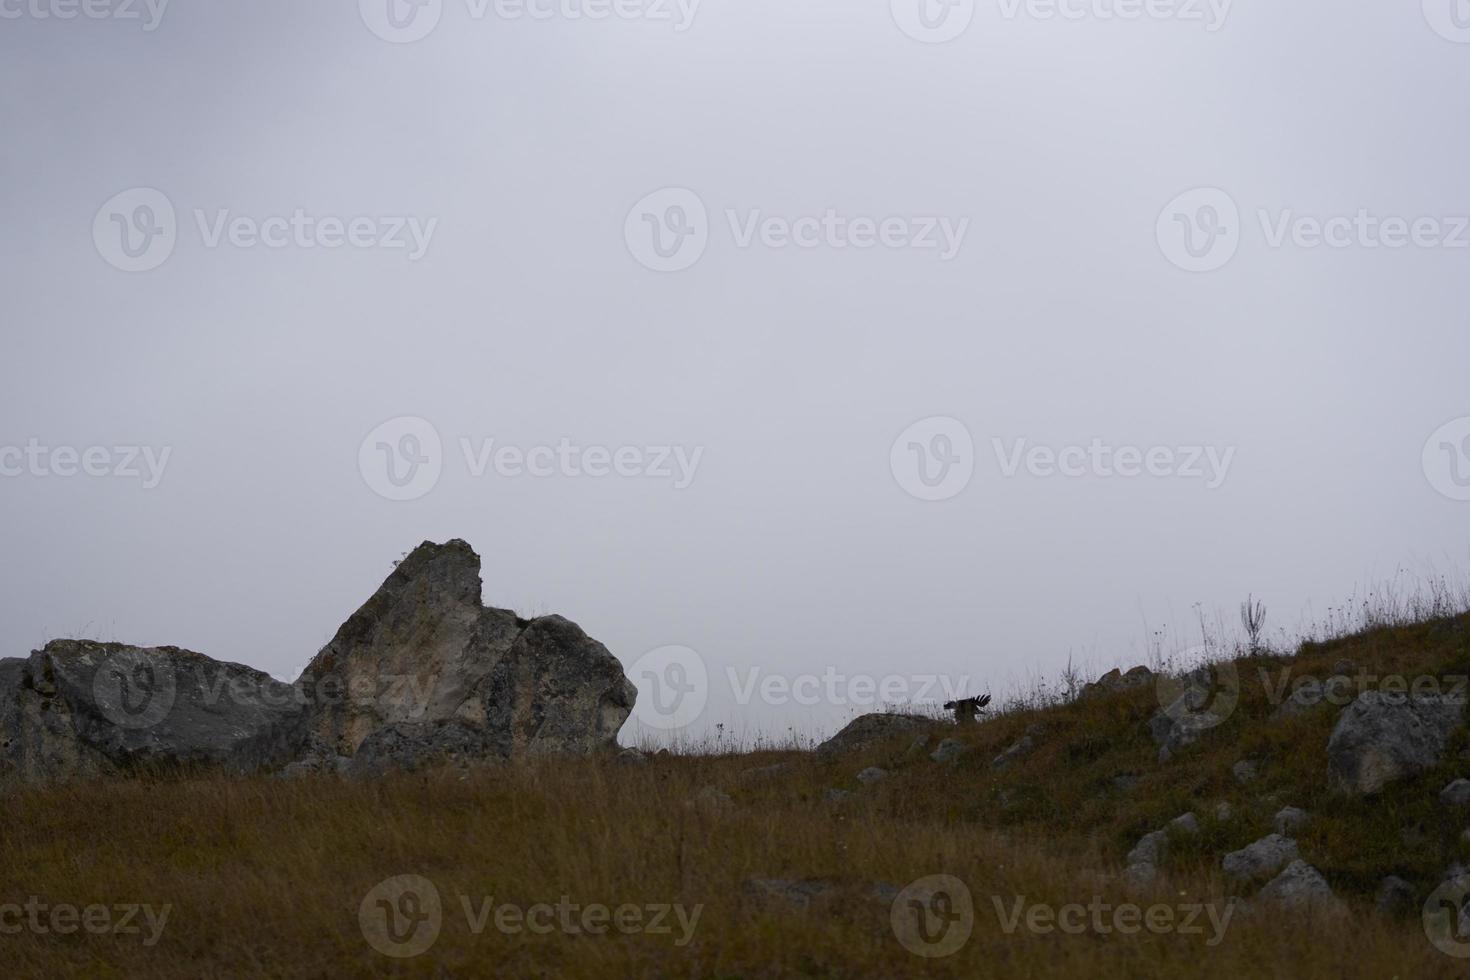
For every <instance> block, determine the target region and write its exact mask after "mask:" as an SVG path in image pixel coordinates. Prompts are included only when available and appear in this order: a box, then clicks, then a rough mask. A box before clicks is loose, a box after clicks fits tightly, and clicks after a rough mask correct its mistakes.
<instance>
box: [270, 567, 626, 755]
mask: <svg viewBox="0 0 1470 980" xmlns="http://www.w3.org/2000/svg"><path fill="white" fill-rule="evenodd" d="M297 683H298V687H300V688H301V689H302V690H303V691H304V692H306V694H307V696H308V699H309V700H310V701H311V711H310V727H311V732H312V734H313V735H314V736H315V737H316V738H318V739H319V740H320V741H321V742H322V743H324V744H325V745H327V746H329V747H330V748H331V750H332V751H333V752H335V753H336V754H338V755H340V756H344V757H346V758H349V759H350V758H352V757H353V756H355V755H356V754H357V753H358V751H359V749H360V748H361V747H362V746H363V745H364V743H365V742H366V741H367V740H368V739H369V738H370V737H372V736H375V735H377V740H376V741H375V742H374V743H373V745H372V746H371V750H372V752H373V765H374V766H387V765H389V764H390V760H391V759H392V758H394V757H395V756H401V758H402V761H403V762H404V763H405V764H407V765H410V766H412V765H418V764H422V762H423V761H424V760H425V758H426V754H427V755H434V754H442V753H444V752H450V751H451V750H452V751H453V752H459V751H464V752H471V751H479V752H480V753H481V754H483V755H485V756H489V757H491V758H499V759H509V758H512V757H523V756H534V755H543V754H561V753H571V754H586V753H590V752H593V751H596V750H600V749H604V748H610V747H611V746H612V745H613V744H614V740H615V739H616V737H617V733H618V729H620V728H622V726H623V722H625V721H626V720H627V718H628V715H629V713H630V712H631V711H632V709H633V702H634V699H635V698H636V696H637V692H636V690H635V689H634V687H633V685H632V683H630V682H629V681H628V679H627V678H626V677H625V676H624V675H623V669H622V665H621V664H619V663H618V661H617V659H616V658H615V657H613V655H612V654H611V653H609V652H608V650H607V648H606V647H604V646H603V645H602V644H601V643H598V642H597V641H596V640H593V639H591V638H590V637H588V636H587V634H586V633H584V632H582V630H581V629H580V628H579V627H578V626H577V625H576V624H575V623H572V622H570V621H569V620H566V619H563V618H562V617H560V616H545V617H542V618H539V619H533V620H525V619H521V618H519V617H518V616H516V614H515V613H513V612H510V611H508V610H504V609H494V608H490V607H486V606H484V605H483V604H482V603H481V601H480V557H479V555H477V554H475V552H474V550H473V549H471V548H470V546H469V545H468V544H466V543H465V542H463V541H458V540H456V541H450V542H448V543H447V544H443V545H436V544H431V543H428V542H425V543H424V544H422V545H420V546H419V547H418V548H417V549H415V550H414V552H413V553H412V554H410V555H409V556H408V557H407V558H405V559H404V560H403V561H402V562H401V563H399V565H398V567H397V568H396V569H394V571H393V574H391V575H390V576H388V579H387V580H386V581H385V582H384V583H383V585H382V587H381V588H379V589H378V591H377V592H376V593H375V594H374V595H373V597H372V598H371V599H369V600H368V601H367V602H366V603H365V604H364V605H363V606H362V608H361V609H359V610H358V611H357V612H356V613H354V614H353V615H352V617H351V618H350V619H348V620H347V622H346V623H344V624H343V625H342V628H341V629H340V630H338V631H337V635H336V636H335V637H334V638H333V639H332V641H331V642H330V643H328V644H327V645H326V646H325V647H324V648H323V649H322V651H321V652H320V653H318V654H317V656H316V658H315V659H313V660H312V662H311V664H310V665H308V666H307V668H306V670H305V671H304V672H303V673H302V675H301V679H300V681H298V682H297ZM451 721H453V722H456V723H458V725H457V726H456V727H444V726H442V725H439V724H438V723H444V722H451ZM380 733H381V734H380ZM475 743H478V744H475ZM361 768H362V767H361V766H358V767H351V766H350V767H349V770H353V769H361Z"/></svg>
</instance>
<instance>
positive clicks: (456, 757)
mask: <svg viewBox="0 0 1470 980" xmlns="http://www.w3.org/2000/svg"><path fill="white" fill-rule="evenodd" d="M501 758H503V756H502V753H501V752H500V747H499V745H497V743H496V740H495V738H494V736H493V735H491V733H489V732H488V731H486V730H485V729H484V728H482V727H480V726H478V725H471V724H470V723H468V722H465V721H461V720H459V719H457V718H450V719H445V720H441V721H428V722H399V723H398V724H396V725H388V726H386V727H384V728H380V729H378V730H377V731H375V732H373V733H372V734H371V735H369V736H368V737H367V738H365V739H363V740H362V744H361V745H359V746H358V747H357V752H356V754H354V755H352V756H350V757H347V761H346V764H345V765H344V767H343V771H344V772H345V773H346V774H347V775H348V776H352V777H355V778H371V777H375V776H383V775H386V774H388V773H390V772H397V771H402V772H414V771H417V770H420V769H427V768H430V767H433V766H439V765H451V764H460V765H472V764H476V763H480V762H484V761H486V760H498V759H501Z"/></svg>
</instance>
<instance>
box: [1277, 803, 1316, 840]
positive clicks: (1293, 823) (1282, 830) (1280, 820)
mask: <svg viewBox="0 0 1470 980" xmlns="http://www.w3.org/2000/svg"><path fill="white" fill-rule="evenodd" d="M1311 820H1312V818H1311V817H1310V816H1309V815H1308V814H1307V811H1305V810H1303V809H1300V808H1298V807H1294V806H1288V807H1282V808H1281V809H1280V810H1279V811H1277V813H1276V816H1275V817H1273V818H1272V819H1271V829H1272V830H1274V831H1276V833H1278V834H1280V835H1281V836H1282V837H1295V836H1296V835H1297V833H1298V832H1299V831H1301V830H1302V829H1303V828H1305V827H1306V826H1307V824H1308V823H1310V822H1311Z"/></svg>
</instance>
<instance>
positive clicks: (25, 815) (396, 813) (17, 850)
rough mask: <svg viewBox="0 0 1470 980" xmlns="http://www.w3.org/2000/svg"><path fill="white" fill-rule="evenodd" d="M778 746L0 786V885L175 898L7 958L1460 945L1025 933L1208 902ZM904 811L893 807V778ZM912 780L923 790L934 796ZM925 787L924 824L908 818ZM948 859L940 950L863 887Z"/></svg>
mask: <svg viewBox="0 0 1470 980" xmlns="http://www.w3.org/2000/svg"><path fill="white" fill-rule="evenodd" d="M770 761H771V759H770V758H769V757H768V758H766V759H760V760H752V759H749V758H744V759H721V760H699V759H660V760H657V761H655V762H653V763H651V764H649V765H648V766H645V767H627V766H620V765H617V764H615V763H609V762H603V761H590V760H589V761H579V762H574V763H560V764H547V765H543V766H541V767H538V768H534V769H530V768H527V769H514V770H506V771H499V772H481V773H476V774H473V775H471V776H469V777H468V778H465V779H461V778H460V777H458V776H456V775H448V774H445V775H438V776H430V777H403V778H398V779H392V780H388V781H385V782H382V783H372V784H354V783H345V782H337V781H329V780H321V781H315V780H313V781H303V782H283V781H274V780H254V781H247V782H228V781H213V780H211V781H165V782H127V783H116V784H110V785H90V786H78V787H72V788H65V789H58V790H52V791H49V792H44V793H31V794H27V795H23V796H21V797H19V798H14V799H10V800H7V801H5V802H4V803H3V804H0V849H3V854H4V856H5V874H4V880H3V886H0V903H4V902H17V903H23V902H25V901H26V900H27V898H29V897H30V896H32V895H35V896H39V897H40V898H41V899H42V900H43V901H46V902H48V903H58V902H67V903H72V904H75V905H86V904H89V903H100V904H103V905H109V906H111V905H117V904H119V903H126V902H137V903H149V904H152V905H154V906H161V905H163V904H165V903H167V904H169V905H171V906H172V911H171V914H170V917H169V919H168V921H167V924H166V927H165V928H164V930H163V933H162V937H161V939H160V940H159V941H158V943H157V944H156V945H154V946H152V947H151V948H147V947H145V946H144V945H143V943H142V941H141V938H142V937H117V936H85V935H72V936H56V935H35V934H32V933H29V932H27V933H22V934H21V935H13V936H4V937H3V938H0V951H3V956H4V960H5V964H6V966H5V968H4V969H5V972H6V974H7V975H10V976H17V977H32V976H34V977H42V976H89V977H108V976H149V977H240V976H271V977H327V976H374V975H384V976H422V977H444V976H455V977H457V976H466V977H475V976H491V977H522V976H524V977H538V976H547V977H563V976H564V977H621V976H648V977H684V976H689V977H767V976H815V977H906V976H920V975H923V976H940V977H974V976H1006V977H1035V978H1038V980H1039V978H1052V977H1072V976H1076V977H1083V976H1086V977H1129V978H1133V977H1150V976H1161V977H1163V976H1167V977H1178V976H1201V977H1230V978H1238V977H1241V976H1279V977H1300V978H1309V977H1344V976H1374V977H1392V976H1402V977H1432V976H1450V975H1453V974H1454V973H1455V971H1456V968H1457V967H1458V966H1459V964H1458V963H1457V962H1455V961H1452V960H1450V959H1448V958H1446V957H1445V956H1443V955H1442V954H1440V953H1438V952H1436V951H1435V950H1434V949H1433V948H1432V947H1431V946H1430V945H1429V943H1428V942H1427V941H1426V939H1425V937H1424V934H1423V932H1422V930H1421V929H1420V927H1419V925H1418V923H1417V920H1415V921H1411V922H1407V923H1396V922H1387V921H1381V920H1379V919H1378V918H1376V917H1375V916H1373V915H1372V914H1371V913H1368V912H1363V911H1359V912H1358V913H1357V915H1356V916H1355V920H1354V921H1353V922H1352V923H1350V924H1348V923H1337V924H1332V923H1319V924H1316V925H1314V926H1313V927H1312V928H1311V929H1305V928H1303V927H1302V926H1300V925H1293V924H1291V923H1282V922H1275V921H1270V920H1269V919H1268V918H1265V917H1260V918H1250V919H1248V918H1237V919H1234V920H1232V921H1231V922H1230V924H1229V926H1228V928H1227V930H1226V932H1225V936H1224V940H1223V942H1221V943H1219V944H1218V945H1216V946H1213V947H1212V946H1209V945H1206V943H1207V941H1208V939H1209V938H1210V934H1211V931H1210V930H1209V929H1208V928H1207V929H1206V930H1205V932H1204V934H1202V935H1189V936H1186V935H1163V936H1154V935H1149V934H1147V933H1144V934H1142V935H1139V936H1133V937H1128V936H1121V935H1117V934H1113V935H1097V934H1084V935H1079V936H1072V935H1060V934H1056V933H1053V934H1050V935H1029V934H1027V932H1026V930H1025V927H1024V925H1023V926H1022V927H1021V929H1020V930H1018V931H1017V932H1016V933H1015V934H1013V935H1007V934H1006V933H1005V932H1004V931H1003V930H1002V928H1001V924H1000V922H999V921H998V920H997V915H996V912H995V909H994V907H993V902H992V896H998V897H1000V899H1001V900H1002V902H1003V903H1004V905H1005V906H1006V907H1007V908H1009V907H1010V905H1011V903H1012V902H1013V901H1014V900H1015V898H1016V897H1017V896H1020V895H1024V896H1026V897H1027V898H1028V900H1033V901H1044V902H1051V903H1057V904H1061V903H1067V902H1082V903H1086V902H1088V901H1091V900H1092V898H1093V896H1095V895H1100V896H1103V897H1104V899H1106V900H1109V901H1112V902H1123V901H1130V900H1132V901H1138V902H1141V903H1142V904H1145V905H1146V904H1150V903H1152V902H1155V901H1157V902H1165V903H1183V902H1196V901H1201V900H1208V899H1209V898H1210V897H1211V896H1213V897H1214V898H1215V899H1216V900H1218V899H1219V898H1220V897H1221V896H1222V895H1223V894H1224V890H1223V889H1222V888H1221V887H1220V885H1219V884H1218V882H1214V881H1211V880H1209V879H1208V878H1207V877H1190V876H1185V877H1182V878H1180V879H1178V880H1174V881H1171V883H1170V885H1171V887H1170V889H1169V890H1167V891H1165V892H1163V893H1161V894H1160V895H1158V896H1156V897H1153V898H1139V897H1138V896H1129V895H1128V894H1127V893H1126V892H1125V891H1123V890H1122V889H1121V888H1120V887H1118V886H1117V885H1116V884H1111V883H1108V882H1106V881H1102V880H1100V879H1101V876H1100V875H1097V874H1095V873H1094V872H1092V871H1091V870H1089V869H1099V870H1110V869H1115V865H1116V860H1117V858H1116V855H1115V854H1109V853H1097V852H1095V851H1090V850H1089V849H1088V848H1087V846H1086V844H1085V843H1083V841H1082V839H1081V838H1079V839H1078V840H1073V841H1067V842H1058V843H1059V846H1058V847H1055V848H1051V847H1049V846H1048V842H1047V841H1044V840H1021V839H1017V840H1007V839H1006V838H1005V837H1004V836H1002V835H1001V834H1000V833H999V832H997V831H995V830H993V829H988V828H986V827H984V826H982V825H980V824H978V823H976V822H973V821H969V820H966V819H964V818H962V817H961V816H960V815H959V814H958V813H957V806H956V802H957V798H960V797H963V796H964V795H966V794H964V793H962V792H960V791H958V790H957V788H956V787H948V788H946V787H945V786H944V785H943V781H942V780H930V781H928V782H927V783H921V784H917V785H914V786H912V787H909V788H907V789H906V790H900V788H899V787H898V786H897V779H895V781H894V785H892V786H887V787H881V788H880V790H879V791H878V792H875V793H873V794H871V797H870V798H869V799H865V800H864V799H860V800H859V801H857V802H856V804H846V805H843V806H840V807H836V808H834V807H832V806H830V805H827V804H824V803H822V802H820V794H821V791H822V790H823V789H825V788H826V787H827V786H829V785H830V784H831V782H832V781H833V777H834V772H833V771H828V770H826V769H824V768H823V767H821V766H819V765H816V764H811V763H807V762H793V771H792V772H790V773H789V774H782V776H781V777H780V778H779V781H778V782H775V783H767V784H764V785H761V786H759V787H746V788H742V785H743V783H748V782H749V777H743V776H742V772H743V770H746V769H748V768H750V767H751V766H752V765H755V764H769V762H770ZM708 784H718V785H724V786H729V787H731V792H732V795H733V796H734V797H735V800H736V802H735V805H734V806H733V807H731V808H729V809H724V810H710V809H701V808H698V807H690V806H687V805H686V801H687V800H688V799H689V798H690V797H691V796H693V795H694V794H695V793H696V791H697V790H698V789H700V788H701V787H703V786H705V785H708ZM900 794H902V795H905V796H908V797H909V799H907V800H906V803H907V804H908V805H906V806H904V807H902V808H899V807H896V806H895V805H894V804H895V802H896V799H895V797H897V796H898V795H900ZM920 795H923V796H924V797H926V799H923V800H921V799H919V798H917V797H919V796H920ZM922 803H927V807H924V808H926V809H928V811H929V813H928V815H927V816H926V817H924V818H918V819H916V818H914V817H912V816H905V815H901V814H900V813H898V812H896V811H898V810H900V809H902V810H904V811H913V810H916V809H920V808H921V804H922ZM936 873H946V874H950V875H954V876H956V877H958V878H960V879H961V880H963V881H964V882H965V883H966V884H967V885H968V887H969V888H970V890H971V892H972V893H973V895H974V898H975V906H976V909H975V912H976V915H975V929H974V934H973V936H972V937H971V939H970V941H969V942H968V943H967V944H966V945H965V946H964V948H963V949H961V950H960V951H959V952H958V953H956V954H954V955H953V956H951V957H948V958H945V959H925V958H920V957H918V956H916V955H914V954H913V953H910V952H908V951H907V950H906V949H904V948H903V946H901V945H900V943H899V942H898V940H897V939H896V938H895V935H894V933H893V931H892V928H891V926H890V924H889V919H888V908H887V907H886V906H885V905H883V904H882V903H880V902H877V901H874V900H872V899H871V898H868V897H867V896H866V895H864V894H863V893H862V889H863V887H864V886H866V885H869V884H871V883H872V882H876V881H885V882H891V883H894V884H897V885H900V886H902V885H905V884H907V883H908V882H910V881H911V880H913V879H916V878H919V877H922V876H925V875H931V874H936ZM400 874H417V875H422V876H424V877H426V878H428V879H430V880H432V881H433V882H434V883H435V885H436V886H437V888H438V889H439V891H440V893H441V895H442V896H443V898H444V903H445V915H444V926H443V931H442V933H441V935H440V936H439V938H438V940H437V942H436V943H435V944H434V946H433V947H432V948H431V949H430V950H429V951H428V952H427V953H425V954H424V955H422V956H419V957H417V958H414V959H409V960H397V959H392V958H389V957H386V956H384V955H382V954H380V953H378V952H376V951H375V950H373V949H372V948H371V947H370V946H369V945H368V943H367V942H366V940H365V939H364V935H363V933H362V931H361V927H360V926H359V920H358V909H359V905H360V904H361V903H362V901H363V898H364V897H365V896H366V895H367V894H368V892H369V891H370V890H371V889H372V888H373V887H374V886H375V885H376V884H378V882H380V881H382V880H383V879H385V878H388V877H390V876H394V875H400ZM769 877H781V878H790V879H801V878H807V877H819V878H827V879H832V880H834V881H837V882H839V883H846V884H849V885H851V886H853V888H852V890H851V892H850V893H847V894H839V895H838V896H837V897H836V899H835V900H833V901H831V902H827V903H819V904H818V905H817V906H816V907H814V908H812V909H811V910H809V911H805V912H803V911H800V910H796V909H793V908H792V907H789V906H786V905H783V904H780V903H777V904H774V905H773V904H771V903H770V902H763V901H762V900H760V899H759V898H757V897H754V896H751V895H748V894H745V893H744V892H743V891H742V882H744V881H746V880H747V879H751V878H769ZM461 894H463V895H467V896H471V897H472V901H473V903H474V904H476V905H478V903H479V902H480V901H482V900H483V899H484V898H486V897H488V896H494V899H495V901H496V902H497V903H513V904H517V905H521V906H529V905H531V904H534V903H537V902H548V903H555V902H557V901H558V899H559V898H560V897H561V896H563V895H566V896H568V897H569V898H570V900H571V901H573V902H576V903H579V904H586V903H593V902H598V903H604V904H606V905H609V906H616V905H619V904H622V903H634V904H639V905H643V904H647V903H675V902H679V903H684V904H685V905H686V906H687V907H689V908H690V909H692V908H693V907H694V906H696V905H702V906H703V910H702V912H701V914H700V918H699V919H698V922H697V926H696V927H695V930H694V935H693V940H692V941H691V942H689V943H688V945H687V946H685V947H683V948H680V947H678V946H676V944H675V942H676V940H677V939H678V935H679V930H678V929H677V928H676V929H675V930H674V932H673V934H670V935H647V934H633V935H618V934H609V935H605V936H589V935H568V934H563V933H562V932H560V931H558V932H553V933H552V934H550V935H544V936H537V935H529V934H524V933H523V934H520V935H507V934H503V933H501V932H498V931H497V930H496V929H495V928H494V926H493V925H491V926H490V927H488V928H486V929H485V930H484V931H483V932H481V933H479V934H473V933H472V932H471V930H470V928H469V925H468V923H467V920H466V917H465V915H464V914H463V912H462V910H461V908H460V902H459V899H458V897H457V896H459V895H461Z"/></svg>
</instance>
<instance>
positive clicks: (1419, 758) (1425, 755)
mask: <svg viewBox="0 0 1470 980" xmlns="http://www.w3.org/2000/svg"><path fill="white" fill-rule="evenodd" d="M1464 714H1465V702H1464V701H1463V700H1462V699H1460V698H1454V697H1444V696H1440V697H1411V696H1409V695H1399V694H1390V693H1385V692H1382V691H1368V692H1367V693H1365V694H1362V695H1359V696H1358V698H1357V700H1355V701H1354V702H1353V703H1352V704H1351V705H1349V706H1348V707H1347V708H1346V709H1344V710H1343V712H1342V716H1341V717H1340V718H1338V721H1337V727H1335V728H1334V729H1333V730H1332V737H1331V739H1329V740H1328V743H1327V758H1328V771H1329V776H1330V778H1331V781H1332V784H1333V785H1334V786H1335V787H1337V788H1338V789H1340V790H1342V791H1344V792H1348V793H1353V794H1356V795H1367V794H1372V793H1377V792H1378V791H1379V790H1381V789H1382V788H1383V787H1384V786H1386V785H1387V784H1389V783H1391V782H1393V781H1395V780H1399V779H1404V778H1406V777H1408V776H1413V775H1416V774H1417V773H1420V772H1423V771H1424V770H1426V769H1430V768H1433V767H1434V766H1435V765H1438V764H1439V762H1440V760H1441V759H1443V757H1444V751H1445V744H1446V743H1447V742H1448V741H1449V737H1450V735H1451V734H1452V733H1453V732H1454V731H1455V729H1457V728H1459V727H1460V725H1461V724H1462V723H1463V719H1464Z"/></svg>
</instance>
